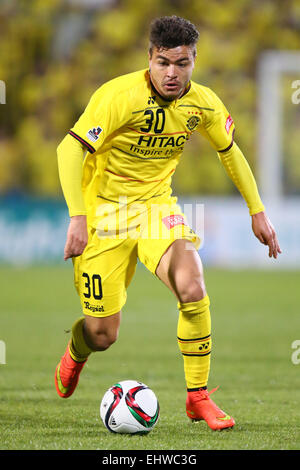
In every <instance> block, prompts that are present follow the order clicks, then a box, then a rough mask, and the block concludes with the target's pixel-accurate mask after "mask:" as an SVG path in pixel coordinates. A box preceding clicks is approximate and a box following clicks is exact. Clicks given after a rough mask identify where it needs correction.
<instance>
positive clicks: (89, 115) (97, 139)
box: [69, 86, 125, 153]
mask: <svg viewBox="0 0 300 470" xmlns="http://www.w3.org/2000/svg"><path fill="white" fill-rule="evenodd" d="M123 110H124V98H123V100H122V103H118V99H117V97H116V96H115V94H114V93H112V92H111V90H110V89H107V88H106V87H105V86H103V87H100V88H99V89H98V90H97V91H96V92H95V93H94V94H93V95H92V97H91V99H90V101H89V103H88V105H87V107H86V108H85V110H84V112H83V113H82V114H81V116H80V117H79V119H78V121H77V122H76V123H75V125H74V126H73V127H72V128H71V129H70V131H69V134H70V135H71V136H72V137H74V138H75V139H77V140H78V141H79V142H80V143H81V144H82V145H84V146H85V147H86V149H87V150H88V151H89V152H90V153H95V152H97V151H98V150H99V149H100V147H101V145H102V144H103V143H104V141H105V140H106V139H107V138H108V137H109V136H110V135H111V134H112V133H113V132H114V131H116V130H117V129H119V128H120V127H122V125H123V124H124V120H125V117H124V112H123Z"/></svg>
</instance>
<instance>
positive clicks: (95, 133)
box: [86, 127, 103, 142]
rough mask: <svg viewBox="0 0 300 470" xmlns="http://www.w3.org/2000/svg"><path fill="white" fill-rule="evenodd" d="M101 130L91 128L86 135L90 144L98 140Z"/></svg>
mask: <svg viewBox="0 0 300 470" xmlns="http://www.w3.org/2000/svg"><path fill="white" fill-rule="evenodd" d="M102 130H103V129H101V127H93V129H90V130H89V131H88V132H87V134H86V135H87V137H88V138H89V139H90V140H91V141H92V142H96V140H98V139H99V135H100V134H101V132H102Z"/></svg>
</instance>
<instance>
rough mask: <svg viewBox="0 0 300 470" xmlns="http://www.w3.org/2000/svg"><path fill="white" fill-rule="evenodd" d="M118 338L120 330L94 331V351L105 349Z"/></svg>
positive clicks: (92, 339) (92, 340) (92, 341)
mask: <svg viewBox="0 0 300 470" xmlns="http://www.w3.org/2000/svg"><path fill="white" fill-rule="evenodd" d="M117 339H118V331H104V332H103V331H94V332H93V335H92V337H91V343H92V349H93V350H94V351H105V350H106V349H108V348H109V347H110V346H111V345H112V344H113V343H115V342H116V341H117Z"/></svg>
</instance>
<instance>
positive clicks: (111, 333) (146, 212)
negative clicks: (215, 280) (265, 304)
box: [55, 16, 281, 430]
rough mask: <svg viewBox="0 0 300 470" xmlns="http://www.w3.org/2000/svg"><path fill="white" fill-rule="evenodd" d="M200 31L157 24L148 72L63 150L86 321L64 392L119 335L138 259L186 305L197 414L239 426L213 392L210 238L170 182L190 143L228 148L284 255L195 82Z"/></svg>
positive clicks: (103, 100) (90, 112)
mask: <svg viewBox="0 0 300 470" xmlns="http://www.w3.org/2000/svg"><path fill="white" fill-rule="evenodd" d="M198 36H199V33H198V31H197V29H196V28H195V26H194V25H193V24H192V23H191V22H189V21H187V20H185V19H183V18H180V17H176V16H170V17H161V18H157V19H156V20H154V21H153V23H152V24H151V31H150V47H149V53H148V54H149V68H147V69H145V70H140V71H137V72H134V73H130V74H127V75H124V76H120V77H118V78H115V79H113V80H111V81H109V82H107V83H105V84H104V85H102V86H101V87H100V88H99V89H98V90H97V91H96V92H95V93H94V94H93V96H92V97H91V99H90V101H89V103H88V105H87V107H86V109H85V110H84V112H83V114H82V115H81V116H80V118H79V119H78V121H77V122H76V123H75V125H74V127H73V128H72V129H71V130H70V131H69V133H68V134H67V136H66V137H65V138H64V139H63V141H62V142H61V143H60V145H59V146H58V151H57V153H58V166H59V175H60V181H61V186H62V189H63V193H64V197H65V199H66V203H67V205H68V209H69V215H70V224H69V228H68V233H67V240H66V244H65V250H64V259H65V260H67V259H69V258H72V260H73V264H74V273H75V286H76V289H77V291H78V294H79V296H80V299H81V304H82V309H83V313H84V316H83V317H80V318H79V319H78V320H77V321H76V322H75V323H74V325H73V327H72V335H71V339H70V341H69V343H68V346H67V348H66V351H65V353H64V355H63V357H62V358H61V361H60V362H59V364H58V365H57V367H56V371H55V386H56V390H57V393H58V395H59V396H61V397H63V398H67V397H69V396H70V395H71V394H72V393H73V392H74V389H75V387H76V385H77V383H78V379H79V374H80V372H81V370H82V368H83V366H84V364H85V363H86V361H87V359H88V357H89V355H90V354H91V353H92V352H95V351H104V350H106V349H107V348H109V347H110V345H111V344H113V343H114V342H115V341H116V340H117V336H118V330H119V326H120V321H121V310H122V307H123V306H124V304H125V302H126V289H127V287H128V285H129V283H130V281H131V279H132V277H133V274H134V272H135V268H136V263H137V259H139V260H140V261H141V262H142V263H143V264H144V265H145V266H146V267H147V268H148V269H149V270H150V271H151V272H152V273H153V274H154V275H156V276H157V278H158V279H160V280H161V281H162V282H163V283H164V284H165V285H166V286H167V287H168V288H169V289H170V290H171V291H172V292H173V293H174V296H175V298H176V299H177V301H178V304H177V305H178V310H179V317H178V330H177V339H178V345H179V348H180V351H181V353H182V357H183V364H184V372H185V380H186V388H187V400H186V413H187V415H188V416H189V417H190V418H191V419H195V420H205V421H206V422H207V424H208V426H209V427H210V428H211V429H214V430H217V429H223V428H230V427H233V426H234V424H235V421H234V419H233V417H231V416H229V415H228V414H227V413H225V412H224V411H222V410H221V409H220V408H218V407H217V405H216V404H215V403H214V402H213V401H212V399H211V397H210V392H208V390H207V382H208V376H209V370H210V353H211V318H210V301H209V296H208V293H207V291H206V287H205V282H204V275H203V267H202V262H201V259H200V257H199V254H198V248H199V245H200V240H199V237H198V235H197V234H196V233H194V231H193V230H192V229H191V228H190V227H189V226H188V224H187V221H186V218H185V215H184V214H183V213H182V211H181V208H180V206H179V205H178V204H177V198H176V197H175V196H173V195H172V189H171V180H172V175H173V173H174V171H175V169H176V166H177V164H178V162H179V159H180V156H181V154H182V151H183V149H184V145H185V143H186V142H187V140H189V139H190V138H191V136H192V134H193V133H194V132H200V133H201V134H202V135H203V136H204V137H205V138H206V139H208V141H209V142H210V143H211V145H212V147H213V148H214V149H215V150H216V152H217V153H218V156H219V159H220V161H221V163H222V164H223V165H224V167H225V169H226V171H227V173H228V175H229V177H230V178H231V179H232V181H233V182H234V184H235V185H236V187H237V188H238V190H239V191H240V193H241V195H242V197H243V198H244V200H245V201H246V203H247V206H248V209H249V213H250V216H251V219H252V229H253V232H254V234H255V236H256V237H257V238H258V239H259V240H260V241H261V242H262V243H263V244H265V245H268V248H269V256H270V257H274V258H277V256H278V254H279V253H281V250H280V247H279V244H278V240H277V236H276V233H275V231H274V228H273V226H272V224H271V222H270V220H269V219H268V217H267V215H266V213H265V208H264V206H263V204H262V201H261V199H260V196H259V193H258V190H257V186H256V182H255V180H254V177H253V174H252V172H251V170H250V168H249V165H248V163H247V161H246V160H245V158H244V156H243V154H242V152H241V150H240V149H239V147H238V146H237V144H236V143H235V142H234V139H233V137H234V122H233V120H232V118H231V116H230V114H229V112H228V111H227V109H226V108H225V106H224V104H223V103H222V101H221V100H220V99H219V98H218V97H217V96H216V94H215V93H214V92H213V91H212V90H211V89H209V88H207V87H205V86H202V85H199V84H197V83H195V82H194V81H192V80H191V76H192V72H193V69H194V65H195V59H196V44H197V41H198ZM149 301H151V300H150V299H149ZM141 314H142V312H141Z"/></svg>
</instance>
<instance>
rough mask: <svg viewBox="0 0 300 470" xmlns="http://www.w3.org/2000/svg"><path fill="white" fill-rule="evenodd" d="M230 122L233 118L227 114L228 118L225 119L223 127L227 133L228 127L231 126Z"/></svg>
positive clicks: (231, 122)
mask: <svg viewBox="0 0 300 470" xmlns="http://www.w3.org/2000/svg"><path fill="white" fill-rule="evenodd" d="M232 124H233V119H232V117H231V116H230V114H229V116H228V118H227V119H226V123H225V129H226V132H227V134H229V131H230V128H231V126H232Z"/></svg>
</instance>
